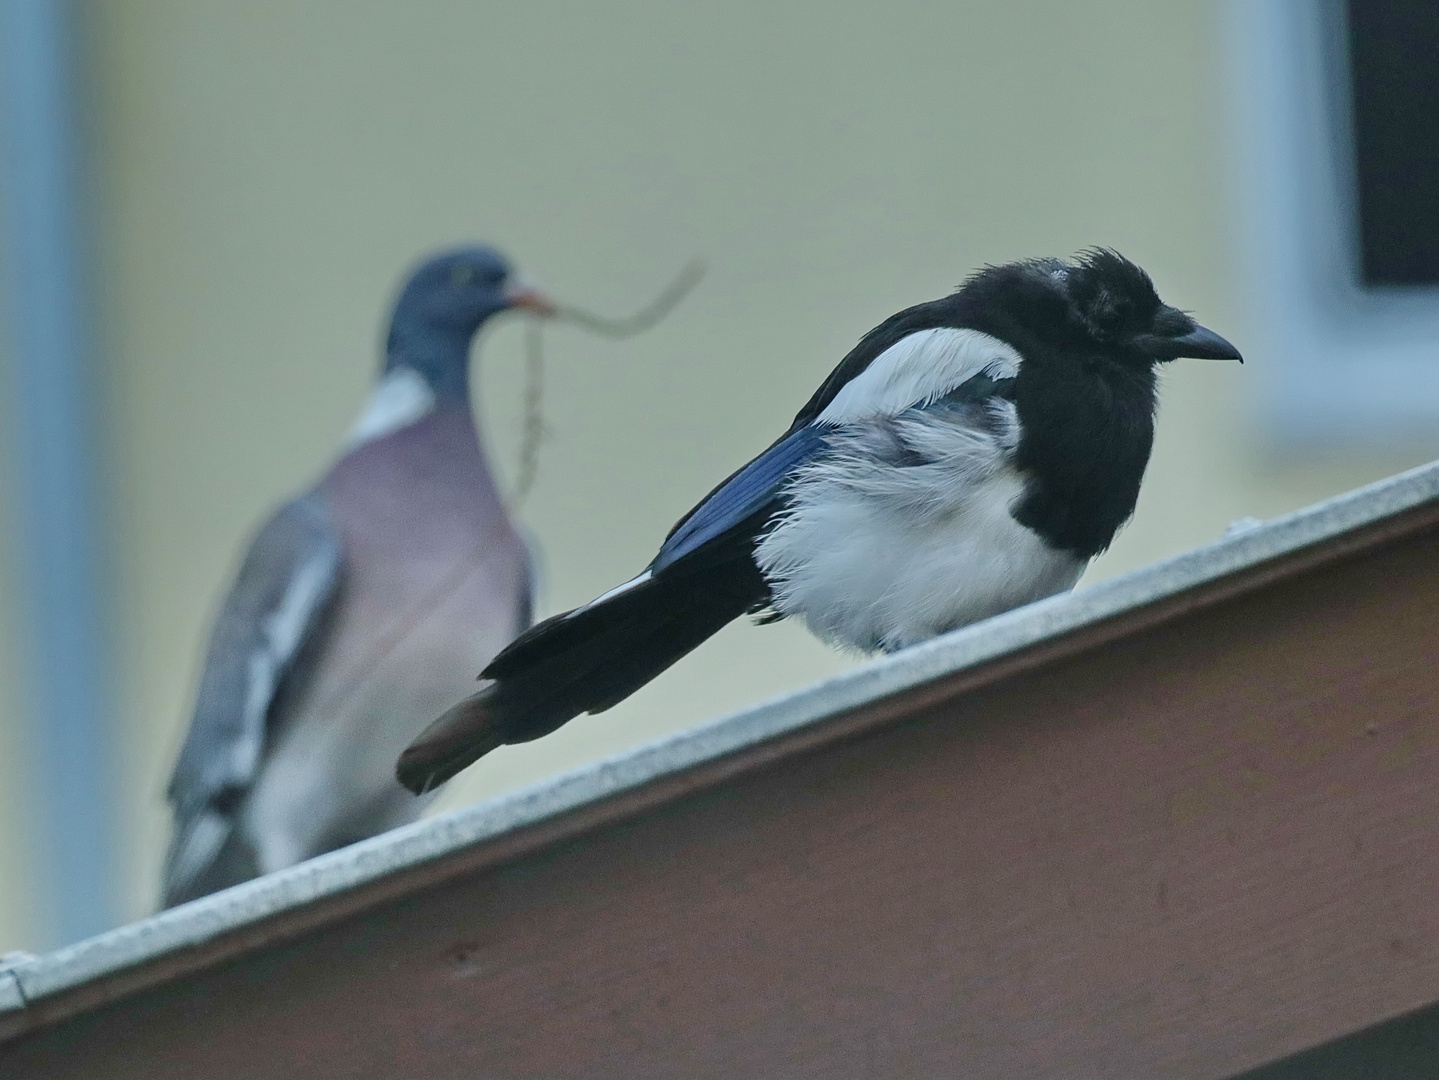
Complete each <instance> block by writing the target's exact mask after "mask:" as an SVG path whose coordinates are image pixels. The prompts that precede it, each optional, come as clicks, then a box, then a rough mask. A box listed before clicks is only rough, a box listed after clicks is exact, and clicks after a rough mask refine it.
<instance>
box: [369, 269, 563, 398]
mask: <svg viewBox="0 0 1439 1080" xmlns="http://www.w3.org/2000/svg"><path fill="white" fill-rule="evenodd" d="M510 308H527V309H529V310H531V311H534V312H536V313H538V314H541V315H549V314H552V313H553V311H554V305H553V304H552V303H551V302H550V301H549V300H548V299H546V298H545V297H544V296H543V295H542V294H541V293H540V292H538V291H537V290H536V289H534V288H532V287H530V286H528V285H525V284H523V283H522V282H517V281H515V280H514V274H513V273H512V271H511V269H510V265H509V263H508V262H507V261H506V260H505V258H504V256H503V255H501V254H500V253H499V252H498V251H496V250H494V249H493V248H489V247H467V248H459V249H456V250H454V251H447V252H443V253H442V254H439V255H435V256H433V257H432V258H430V259H427V260H426V261H425V262H423V263H421V264H420V266H419V267H418V268H417V269H416V270H415V271H414V272H413V273H412V274H411V275H410V278H409V280H408V281H407V282H406V283H405V287H404V288H403V289H402V290H401V292H400V297H399V299H398V300H397V301H396V302H395V313H394V316H393V318H392V319H391V321H390V335H389V341H388V343H387V345H386V350H385V352H386V358H385V370H387V371H388V370H390V369H392V368H395V367H397V366H402V365H403V366H406V367H410V368H413V369H414V370H416V371H418V372H419V373H420V374H421V375H423V376H424V377H425V379H426V380H427V381H428V382H429V383H430V385H431V387H432V388H434V389H435V390H436V391H437V392H438V393H440V394H442V395H446V394H448V395H451V396H463V395H464V394H465V393H467V392H468V382H467V379H466V369H467V367H468V364H469V349H470V341H471V339H473V338H474V336H475V333H476V331H478V330H479V328H480V327H481V326H482V325H483V324H484V322H485V320H486V319H488V318H489V317H490V316H491V315H494V314H496V313H498V312H501V311H505V310H508V309H510Z"/></svg>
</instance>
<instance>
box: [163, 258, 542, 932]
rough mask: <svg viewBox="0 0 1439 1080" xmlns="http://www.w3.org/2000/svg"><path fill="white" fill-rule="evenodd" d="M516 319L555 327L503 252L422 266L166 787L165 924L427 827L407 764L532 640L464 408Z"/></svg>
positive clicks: (260, 585)
mask: <svg viewBox="0 0 1439 1080" xmlns="http://www.w3.org/2000/svg"><path fill="white" fill-rule="evenodd" d="M512 308H527V309H530V310H531V311H534V312H536V313H538V314H542V315H545V314H550V313H552V311H553V310H554V309H553V306H552V305H551V304H550V303H549V301H548V300H547V299H545V298H544V297H543V296H542V295H541V294H540V293H539V292H537V291H536V290H534V289H533V288H530V287H528V286H525V285H523V284H520V283H519V282H517V281H516V279H515V277H514V275H513V274H512V273H511V271H510V268H509V266H508V264H507V263H506V261H505V259H504V258H503V257H501V255H500V254H499V253H497V252H495V251H494V250H492V249H490V248H485V247H472V248H465V249H461V250H456V251H451V252H447V253H445V254H442V255H439V256H437V257H435V258H432V259H430V260H428V261H427V262H425V263H424V264H423V265H421V266H420V267H419V268H418V269H417V270H416V271H415V272H414V274H413V276H411V277H410V279H409V281H408V283H407V284H406V285H405V287H404V289H403V290H402V291H401V293H400V296H399V300H398V302H397V303H396V305H395V309H394V316H393V319H392V320H391V324H390V331H389V338H388V342H387V345H386V349H385V360H384V367H383V370H382V372H381V375H380V378H379V380H378V382H377V384H376V386H375V387H374V389H373V391H372V393H371V394H370V397H369V401H368V403H367V404H366V405H365V407H364V409H363V411H362V413H361V415H360V417H359V419H358V421H357V422H356V424H355V426H354V429H353V430H352V432H351V433H350V438H349V442H348V444H347V445H346V446H345V448H344V452H343V453H342V454H341V456H340V458H339V459H338V460H337V461H336V462H335V463H334V465H333V466H332V467H331V468H330V470H329V471H328V472H327V473H326V474H325V475H324V476H323V477H322V478H321V479H320V481H319V482H318V483H317V484H316V485H315V486H314V487H313V488H311V489H310V490H309V491H308V492H306V493H305V494H303V495H301V496H299V497H298V498H295V499H293V500H292V501H290V502H288V503H286V504H285V505H284V506H282V507H281V508H280V509H279V511H278V512H276V513H275V515H274V516H273V517H272V518H270V520H269V521H268V522H266V523H265V525H264V527H263V528H261V529H260V531H259V533H258V534H257V535H256V536H255V538H254V540H253V542H252V543H251V545H250V548H249V551H248V552H247V553H246V555H245V558H244V561H243V563H242V564H241V567H240V571H239V575H238V577H237V578H236V579H235V582H234V584H233V586H232V587H231V589H230V592H229V595H228V596H227V597H226V599H225V602H224V605H223V607H222V608H221V610H220V613H219V617H218V618H217V619H216V621H215V624H214V628H213V630H212V631H211V635H210V643H209V650H208V653H207V655H206V658H205V666H204V671H203V674H202V675H201V677H200V685H199V692H198V697H197V700H196V702H195V711H194V717H193V719H192V720H191V723H190V730H189V734H188V736H187V737H186V739H185V743H184V746H183V748H182V749H181V751H180V755H179V759H178V761H177V762H176V765H175V771H174V775H173V777H172V779H171V781H170V786H169V792H168V794H169V801H170V804H171V806H172V808H173V812H174V836H173V839H172V841H171V843H170V848H169V852H168V855H167V857H166V860H165V869H164V883H163V892H164V902H165V904H166V906H170V905H174V904H178V903H181V902H183V901H185V900H189V899H193V898H195V897H198V896H202V895H204V894H206V893H209V892H213V891H214V890H216V889H220V888H224V887H226V886H229V885H233V884H235V883H237V882H241V881H245V880H246V879H248V878H251V877H253V876H255V875H257V874H263V873H269V872H270V871H273V870H278V869H280V868H282V867H285V866H290V865H292V864H293V863H297V862H300V861H301V860H303V859H307V858H310V857H311V856H314V855H318V854H320V853H321V852H325V851H329V850H331V849H334V848H338V847H341V846H343V845H345V844H349V843H352V842H354V841H356V840H360V839H362V838H364V837H368V836H372V835H374V834H376V833H379V832H382V831H384V830H386V829H390V828H393V827H394V826H396V825H400V824H403V823H406V822H409V821H413V820H414V819H415V818H417V817H418V816H419V814H420V812H421V810H422V809H423V807H424V802H423V801H420V800H416V799H415V798H414V797H413V796H412V795H410V793H409V792H407V791H405V790H404V789H403V788H402V787H401V786H400V785H399V784H398V783H397V782H396V780H395V776H394V768H393V765H394V760H395V755H396V754H398V753H399V751H400V750H401V749H402V748H403V747H404V746H405V744H406V743H408V742H409V741H410V740H411V739H412V738H413V737H414V736H415V734H416V733H417V732H419V731H420V729H421V728H423V727H424V725H425V724H426V723H427V722H428V721H429V719H430V718H431V717H433V715H434V714H435V712H437V711H438V710H439V709H441V708H443V707H444V706H445V705H447V704H449V703H450V702H451V701H453V700H454V699H455V698H456V697H458V696H459V695H461V694H463V693H465V692H466V690H467V689H468V687H469V686H470V685H472V680H473V678H474V672H475V671H476V670H478V669H479V668H481V667H483V666H484V665H485V664H486V663H487V662H488V661H489V660H490V659H491V657H493V656H494V655H495V654H496V653H497V652H498V651H499V650H500V649H501V648H502V647H503V646H504V645H505V643H506V642H508V641H510V640H511V639H512V638H513V637H514V636H515V635H516V634H517V633H519V632H520V631H522V630H524V629H525V627H527V626H528V625H529V623H530V569H529V562H528V558H527V555H526V550H525V546H524V544H523V543H522V542H521V540H520V538H519V537H518V535H517V534H516V531H515V529H514V527H513V526H512V524H511V522H510V520H509V518H508V517H507V515H506V512H505V506H504V503H503V501H502V500H501V497H500V495H499V492H498V491H497V489H496V486H495V480H494V477H493V476H492V474H491V472H490V469H489V466H488V464H487V463H486V460H485V455H484V451H483V450H482V449H481V446H480V441H479V438H478V434H477V431H476V427H475V418H474V415H473V413H472V412H471V409H470V395H469V391H470V380H469V352H470V346H471V342H472V341H473V339H474V336H475V333H476V331H477V330H479V328H480V326H481V325H482V324H483V323H484V322H485V320H486V319H488V318H489V317H490V316H492V315H494V314H496V313H498V312H501V311H505V310H508V309H512Z"/></svg>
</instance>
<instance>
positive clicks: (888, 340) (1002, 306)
mask: <svg viewBox="0 0 1439 1080" xmlns="http://www.w3.org/2000/svg"><path fill="white" fill-rule="evenodd" d="M1179 357H1195V358H1210V359H1216V360H1240V359H1241V357H1240V355H1239V353H1238V351H1237V350H1236V349H1235V348H1234V346H1233V345H1231V344H1230V343H1229V342H1227V341H1225V340H1224V339H1223V338H1222V337H1220V336H1219V335H1218V334H1216V333H1214V332H1213V331H1211V330H1208V329H1205V328H1204V327H1202V326H1200V325H1198V324H1197V323H1196V322H1195V321H1194V319H1192V318H1191V317H1190V316H1189V315H1187V314H1185V313H1184V312H1183V311H1180V310H1178V309H1177V308H1173V307H1170V306H1168V305H1166V304H1164V303H1162V302H1161V301H1160V299H1159V296H1158V295H1157V293H1156V292H1155V289H1154V285H1153V283H1152V282H1151V280H1150V278H1149V275H1148V274H1146V273H1145V272H1144V271H1143V270H1142V269H1140V268H1139V267H1138V266H1136V265H1135V264H1134V263H1132V262H1130V261H1129V260H1128V259H1125V258H1124V257H1123V256H1121V255H1119V254H1118V253H1117V252H1115V251H1112V250H1108V249H1093V250H1089V251H1086V252H1083V253H1081V254H1080V255H1079V256H1077V257H1075V258H1074V259H1073V260H1069V261H1063V260H1059V259H1033V260H1028V261H1023V262H1016V263H1010V264H1007V265H1003V266H990V267H986V268H984V269H982V270H980V271H978V272H977V273H975V274H973V275H972V276H971V277H970V278H969V279H968V280H967V281H966V282H965V283H964V284H963V285H962V286H961V287H960V288H959V289H958V290H957V291H955V292H954V293H952V294H951V295H949V296H946V297H944V298H942V299H939V300H933V301H930V302H929V303H923V304H918V305H916V306H915V307H911V308H907V309H905V310H904V311H901V312H899V313H898V314H897V315H893V316H891V317H890V318H888V319H886V320H885V321H884V322H882V323H880V324H879V325H878V326H877V327H875V328H874V329H873V330H871V331H870V332H869V333H868V334H866V335H865V336H864V337H863V338H862V339H861V340H860V342H859V344H858V345H856V346H855V348H854V349H853V350H852V351H851V352H850V353H849V355H848V356H846V357H845V358H844V359H843V360H842V361H841V362H840V364H839V366H838V367H836V368H835V369H834V371H833V372H832V373H831V374H830V376H829V378H827V379H825V381H824V382H823V384H821V386H820V388H819V389H818V390H817V391H815V393H814V396H813V397H811V398H810V399H809V401H808V402H807V403H806V404H805V406H804V408H802V409H800V411H799V413H798V415H796V416H795V418H794V422H793V423H792V424H791V425H790V427H789V430H788V431H786V432H785V433H784V434H783V435H781V436H780V437H779V439H777V440H776V441H775V442H774V443H773V444H772V445H771V446H770V447H769V448H768V449H767V450H765V451H764V452H763V453H762V454H760V455H759V456H758V457H756V458H754V459H753V460H752V461H750V462H749V463H748V464H747V465H745V466H744V467H743V468H741V469H739V470H738V471H737V472H735V473H734V474H733V475H731V476H730V477H729V478H728V479H726V480H725V481H724V482H723V483H721V484H720V485H719V486H718V487H716V488H715V489H714V490H713V491H712V492H710V494H709V495H707V496H706V497H705V498H704V499H703V500H702V501H701V502H700V503H699V505H697V506H696V507H695V508H694V509H693V510H691V511H690V512H689V513H688V514H686V515H685V516H684V517H683V518H681V519H680V521H679V523H678V524H677V525H675V527H674V528H673V529H672V530H671V531H670V533H669V535H668V537H667V538H666V539H665V541H664V543H663V544H662V545H661V547H660V550H659V554H658V555H657V556H656V557H655V559H654V561H653V562H651V563H650V564H649V566H648V567H646V568H645V570H644V572H643V573H641V574H639V576H637V577H635V578H632V579H631V580H629V581H627V582H625V583H624V584H623V585H620V586H619V587H617V588H615V589H612V590H610V591H609V592H607V593H605V594H604V595H603V596H601V597H599V598H598V599H597V600H594V601H593V602H591V603H589V604H586V605H585V606H583V607H581V608H577V609H575V610H574V611H569V612H566V613H564V614H561V615H557V616H555V617H553V618H551V619H547V620H545V621H544V622H542V623H540V624H538V625H537V626H535V627H533V628H531V629H530V630H529V631H527V632H526V633H524V634H523V635H521V636H520V637H519V638H518V639H516V640H515V641H514V642H512V643H511V644H510V645H509V646H507V647H506V648H505V649H504V651H502V652H501V653H500V654H499V655H498V656H496V657H495V658H494V659H493V660H492V661H490V663H489V665H488V666H487V667H486V668H485V669H484V671H483V673H482V675H481V678H482V679H484V680H486V681H485V683H484V685H483V686H482V687H481V689H480V690H479V692H478V693H476V694H474V695H473V696H471V697H470V698H468V699H466V700H464V701H462V702H461V703H460V704H458V705H456V706H454V707H453V708H452V709H450V710H449V711H448V712H446V713H445V714H444V715H442V716H441V717H440V718H439V719H438V720H436V721H435V722H434V723H433V724H432V725H431V726H430V727H429V728H427V729H426V730H425V731H424V732H423V733H422V734H421V735H420V737H419V738H418V739H416V740H415V741H414V742H413V743H411V744H410V746H409V747H408V748H407V749H406V750H405V752H404V753H403V755H401V757H400V759H399V763H398V766H397V775H398V777H399V779H400V782H401V783H403V784H404V785H405V786H406V787H408V788H409V789H410V790H411V791H414V792H424V791H428V790H430V789H431V788H432V787H433V786H434V785H435V784H438V783H440V782H442V781H444V780H445V779H447V778H448V777H450V776H452V775H454V774H455V773H456V772H458V771H459V770H461V769H463V768H465V767H466V766H468V765H469V764H470V763H472V762H473V761H475V760H476V759H477V758H479V757H480V756H481V755H483V754H486V753H488V752H489V751H491V750H493V749H495V748H496V747H498V746H501V745H504V744H506V743H519V742H526V741H528V740H531V739H536V738H539V737H540V736H542V735H546V734H548V733H549V732H552V731H554V730H555V729H556V728H558V727H559V726H560V725H562V724H564V723H565V722H566V721H568V720H570V719H572V718H573V717H575V716H577V715H579V714H580V713H598V712H602V711H603V710H605V709H608V708H610V707H611V706H613V705H615V704H616V703H618V702H619V701H621V700H623V699H624V698H625V697H627V696H628V695H629V694H632V693H633V692H634V691H635V690H637V689H638V688H639V687H641V686H643V685H644V684H645V683H646V682H648V681H649V680H651V679H653V678H654V677H655V676H656V675H658V674H659V673H660V672H662V671H664V670H665V669H666V668H667V667H669V666H670V665H671V664H673V663H674V662H675V661H677V660H678V659H680V657H682V656H684V655H685V654H686V653H688V652H689V651H690V650H691V649H693V648H695V647H696V646H697V645H699V644H700V643H701V642H702V641H704V640H705V639H706V638H708V637H709V636H710V635H711V634H714V633H715V632H716V631H718V630H719V629H720V628H721V627H722V626H724V625H725V624H726V623H728V622H730V621H731V620H732V619H735V618H737V617H739V616H741V615H744V614H747V613H749V614H758V615H760V616H761V619H762V621H773V620H777V619H782V618H787V617H792V618H797V619H800V620H802V621H803V622H804V623H805V625H806V626H807V627H808V628H809V629H810V630H811V631H812V632H813V633H815V634H816V635H817V636H818V637H820V638H821V639H822V640H824V641H826V642H828V643H830V644H833V645H836V646H839V647H846V648H850V649H855V650H860V651H862V652H892V651H894V650H897V649H902V648H904V647H906V646H908V645H912V644H914V643H916V642H919V641H923V640H925V639H927V638H930V637H932V636H934V635H936V634H942V633H944V632H945V631H948V630H953V629H955V628H957V627H960V626H964V625H966V624H969V623H972V622H975V621H976V620H979V619H983V618H986V617H988V616H991V615H995V614H998V613H999V612H1002V611H1006V610H1008V609H1010V608H1013V607H1017V606H1019V605H1021V604H1026V603H1030V602H1031V601H1034V600H1038V599H1041V598H1042V597H1046V596H1050V595H1052V594H1054V593H1057V592H1061V591H1063V590H1066V589H1069V588H1072V587H1073V586H1074V584H1075V582H1076V581H1078V580H1079V576H1080V574H1081V573H1082V572H1083V571H1084V568H1085V567H1086V565H1088V563H1089V561H1090V560H1091V559H1092V558H1094V557H1095V556H1096V555H1098V554H1099V553H1100V552H1102V551H1103V550H1104V549H1105V548H1107V547H1108V546H1109V544H1110V542H1111V541H1112V540H1113V539H1114V535H1115V533H1116V532H1117V531H1118V529H1119V527H1120V526H1121V525H1123V524H1124V522H1125V521H1127V520H1128V519H1129V517H1130V516H1131V515H1132V514H1133V513H1134V505H1135V501H1136V499H1137V498H1138V495H1139V485H1140V481H1141V479H1142V478H1143V476H1144V470H1145V466H1146V465H1147V464H1148V461H1149V454H1150V448H1151V445H1152V444H1153V441H1154V416H1155V409H1156V404H1157V398H1156V380H1157V373H1156V370H1155V369H1156V365H1158V364H1161V363H1164V362H1167V361H1170V360H1174V359H1177V358H1179Z"/></svg>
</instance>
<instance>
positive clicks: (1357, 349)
mask: <svg viewBox="0 0 1439 1080" xmlns="http://www.w3.org/2000/svg"><path fill="white" fill-rule="evenodd" d="M1436 2H1439V0H1436ZM1225 17H1226V22H1227V26H1226V33H1227V39H1228V40H1227V47H1228V52H1229V56H1230V58H1231V60H1232V69H1233V78H1232V80H1231V84H1230V85H1231V90H1232V94H1231V101H1230V105H1231V109H1230V111H1231V114H1232V121H1233V127H1234V130H1235V133H1236V135H1237V143H1238V149H1239V154H1238V170H1237V179H1238V192H1237V194H1238V210H1239V221H1240V226H1241V228H1240V236H1239V242H1240V249H1241V256H1242V261H1243V266H1244V280H1243V284H1244V294H1245V298H1246V300H1247V301H1248V302H1249V304H1250V305H1251V312H1250V314H1251V316H1252V317H1251V319H1250V326H1251V338H1253V340H1251V341H1247V342H1245V343H1244V345H1243V346H1241V347H1242V348H1243V350H1244V352H1245V357H1246V359H1250V358H1252V359H1253V360H1255V361H1257V363H1256V364H1255V365H1254V369H1255V370H1254V375H1255V377H1256V385H1257V386H1258V388H1259V394H1260V405H1261V409H1262V412H1263V416H1262V420H1263V423H1264V428H1265V431H1266V432H1267V433H1268V434H1269V435H1271V436H1272V437H1273V438H1274V439H1275V440H1276V441H1278V442H1280V443H1289V444H1292V445H1294V446H1296V447H1300V448H1313V449H1316V450H1317V449H1320V448H1323V447H1335V448H1344V447H1353V446H1370V447H1376V448H1382V447H1400V446H1406V447H1412V446H1414V445H1415V444H1416V442H1419V443H1426V442H1429V443H1434V444H1436V445H1439V423H1436V421H1439V288H1430V287H1417V286H1388V287H1372V286H1371V287H1366V286H1364V285H1362V283H1361V280H1360V275H1359V256H1358V240H1357V236H1358V229H1357V223H1356V211H1355V206H1356V201H1355V198H1354V180H1353V168H1354V166H1353V163H1352V152H1351V150H1350V147H1351V129H1350V115H1349V112H1350V110H1349V94H1348V81H1347V80H1348V73H1347V70H1346V68H1345V66H1344V65H1345V62H1346V51H1345V48H1344V45H1345V42H1344V22H1343V6H1342V4H1341V3H1340V2H1339V0H1228V4H1227V10H1226V16H1225Z"/></svg>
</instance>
